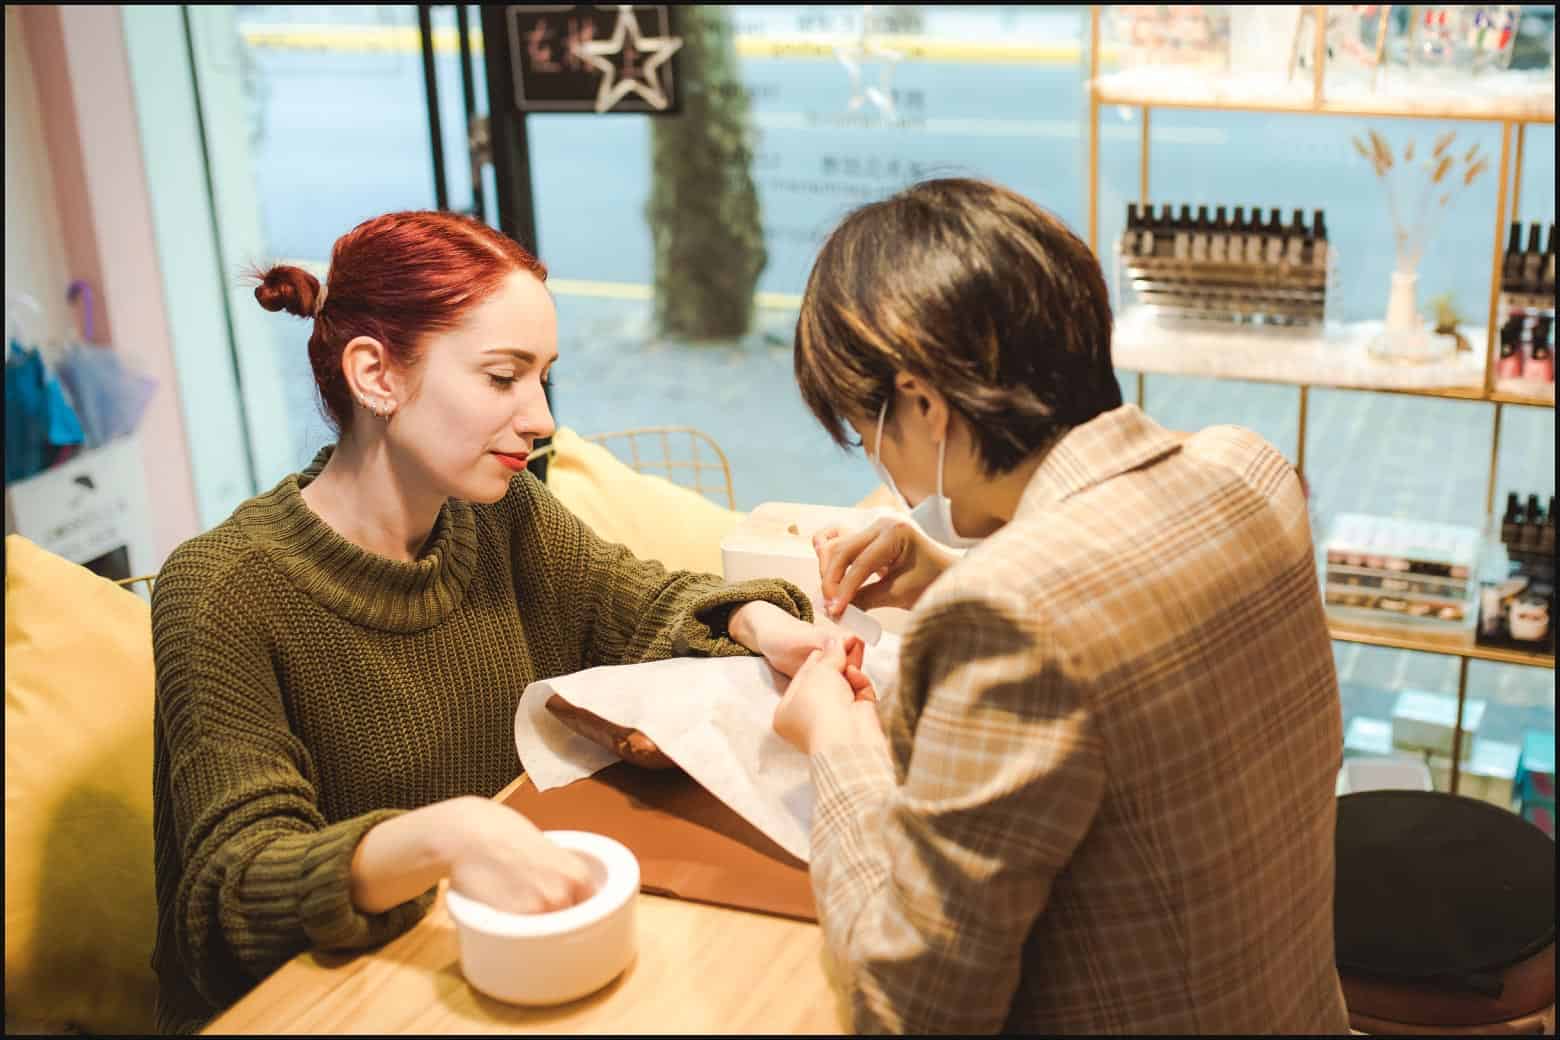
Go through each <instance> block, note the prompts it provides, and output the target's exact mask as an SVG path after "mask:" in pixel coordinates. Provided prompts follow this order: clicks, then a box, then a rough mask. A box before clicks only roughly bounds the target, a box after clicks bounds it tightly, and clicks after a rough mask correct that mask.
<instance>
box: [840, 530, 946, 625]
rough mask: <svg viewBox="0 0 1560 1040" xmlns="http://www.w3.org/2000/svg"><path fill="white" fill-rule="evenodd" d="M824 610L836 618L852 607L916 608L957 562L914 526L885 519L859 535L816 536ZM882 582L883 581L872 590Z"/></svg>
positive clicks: (857, 533) (847, 533)
mask: <svg viewBox="0 0 1560 1040" xmlns="http://www.w3.org/2000/svg"><path fill="white" fill-rule="evenodd" d="M813 551H814V552H815V553H817V554H818V576H819V577H820V578H821V579H822V582H823V602H824V610H825V611H826V612H827V614H828V616H829V617H831V618H838V617H839V616H840V615H841V614H843V613H844V612H845V607H846V605H847V604H852V605H854V606H856V607H858V608H860V609H861V610H871V609H872V608H873V607H901V608H903V609H905V610H909V609H910V608H912V607H914V606H915V604H916V601H917V600H919V599H920V598H921V594H922V593H923V592H925V591H926V590H927V588H928V587H929V586H930V585H931V584H932V582H934V581H936V580H937V579H938V577H939V576H941V574H942V572H943V571H945V570H947V569H948V567H949V566H950V565H951V564H952V563H953V561H954V559H955V558H956V557H955V556H954V555H953V553H951V552H949V551H948V550H946V549H944V548H942V547H941V546H939V545H937V544H936V543H935V542H933V541H932V540H931V539H930V538H928V537H926V535H924V534H923V533H921V530H920V528H918V527H916V526H915V524H913V523H911V522H910V521H909V520H905V519H900V518H895V517H882V518H879V519H878V520H876V521H874V522H873V523H871V524H868V525H867V526H866V527H864V528H862V529H861V530H859V531H851V532H847V531H845V530H844V529H843V528H839V527H830V528H827V529H826V530H822V531H819V532H818V533H817V534H815V535H813ZM874 575H876V576H877V578H878V579H879V580H878V581H875V582H873V583H872V584H870V585H868V584H866V581H867V579H869V578H871V577H873V576H874Z"/></svg>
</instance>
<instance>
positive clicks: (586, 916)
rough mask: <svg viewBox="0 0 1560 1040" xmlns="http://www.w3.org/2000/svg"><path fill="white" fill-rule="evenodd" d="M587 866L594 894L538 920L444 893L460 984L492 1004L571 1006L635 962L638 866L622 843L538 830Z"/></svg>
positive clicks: (580, 833) (535, 916)
mask: <svg viewBox="0 0 1560 1040" xmlns="http://www.w3.org/2000/svg"><path fill="white" fill-rule="evenodd" d="M544 833H545V834H546V835H547V837H548V838H549V839H551V840H552V841H554V842H556V843H557V844H559V845H561V846H563V847H564V848H566V849H570V850H572V851H574V852H576V853H578V854H579V855H581V856H582V857H584V859H585V860H586V862H587V863H589V864H590V868H591V873H592V875H593V881H594V883H595V894H594V895H592V896H591V897H590V898H588V899H586V900H585V901H584V902H581V903H578V904H576V905H574V906H571V907H568V908H567V909H564V910H555V911H553V912H551V913H545V914H511V913H506V912H504V911H502V910H495V909H493V908H492V907H490V906H488V905H486V904H484V903H479V902H477V901H476V900H474V899H470V898H467V897H466V896H463V895H461V894H460V893H459V892H456V891H453V890H446V892H445V894H444V898H445V905H446V906H447V907H448V909H449V913H450V917H451V918H453V919H454V921H455V927H456V931H457V934H458V935H459V937H460V967H461V971H462V972H464V973H465V976H466V981H467V982H469V983H471V985H472V986H474V987H476V988H477V989H478V990H480V991H481V992H483V993H485V994H487V995H488V996H490V997H492V998H493V999H495V1000H502V1001H504V1002H505V1003H509V1004H528V1005H533V1006H545V1005H550V1004H563V1003H567V1002H568V1001H571V1000H577V999H578V998H580V997H583V996H585V995H587V994H589V993H594V992H595V991H596V990H598V989H600V988H601V987H602V986H605V985H606V984H607V983H609V982H611V981H612V980H613V979H615V978H617V977H618V975H620V974H621V973H622V972H623V969H625V968H627V967H628V965H629V962H630V961H632V960H633V959H634V953H635V951H636V949H637V940H636V937H635V931H634V907H635V905H636V903H637V900H636V897H637V896H638V895H639V860H637V859H635V858H634V854H633V853H632V852H630V851H629V850H628V849H627V848H626V847H624V846H623V845H622V844H621V843H619V842H617V841H614V840H613V839H611V838H608V837H606V836H605V835H601V834H590V833H587V832H585V831H545V832H544Z"/></svg>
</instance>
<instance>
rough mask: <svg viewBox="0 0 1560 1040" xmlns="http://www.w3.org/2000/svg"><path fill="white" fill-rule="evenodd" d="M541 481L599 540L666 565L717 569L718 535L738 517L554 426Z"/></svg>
mask: <svg viewBox="0 0 1560 1040" xmlns="http://www.w3.org/2000/svg"><path fill="white" fill-rule="evenodd" d="M553 451H554V455H553V457H552V458H550V459H549V460H548V461H547V486H548V487H549V488H550V489H552V493H553V494H554V495H556V496H557V497H558V499H559V501H561V502H562V503H563V504H564V505H565V506H567V507H568V508H569V510H570V512H572V513H573V514H574V515H575V516H577V517H579V518H580V519H581V520H583V521H585V522H586V523H587V524H589V525H590V527H591V529H592V530H594V531H595V532H596V533H597V534H598V535H600V536H601V537H602V538H605V539H606V540H607V541H609V542H618V543H620V544H622V545H626V546H628V548H629V549H630V550H631V551H632V552H633V553H634V555H635V556H638V557H639V558H640V559H643V560H659V561H660V562H661V563H662V564H664V565H665V566H666V567H667V569H669V570H688V571H702V572H706V573H709V574H720V573H721V563H720V540H721V539H722V538H724V537H725V536H726V534H727V533H728V532H729V531H731V529H732V528H734V527H736V526H737V524H739V523H741V522H742V516H743V514H741V513H739V512H736V511H734V510H731V509H726V508H723V507H722V506H718V505H716V504H715V503H714V502H711V501H710V500H709V499H707V498H705V497H704V496H703V495H701V494H699V493H698V492H697V491H692V490H690V489H688V488H685V487H679V486H678V485H676V484H674V483H672V482H671V481H669V480H666V479H665V478H663V477H657V476H651V475H649V474H645V473H637V472H635V471H634V470H633V469H632V468H631V467H629V466H627V465H625V464H624V463H623V462H622V461H621V460H620V459H619V458H618V457H617V456H616V455H614V454H612V452H611V451H609V450H608V449H607V448H605V447H603V446H602V445H600V444H594V443H592V442H590V441H587V440H585V439H583V438H581V437H580V435H579V434H577V433H575V432H574V431H573V430H571V429H568V428H567V427H560V428H559V430H558V432H557V434H556V435H554V437H553Z"/></svg>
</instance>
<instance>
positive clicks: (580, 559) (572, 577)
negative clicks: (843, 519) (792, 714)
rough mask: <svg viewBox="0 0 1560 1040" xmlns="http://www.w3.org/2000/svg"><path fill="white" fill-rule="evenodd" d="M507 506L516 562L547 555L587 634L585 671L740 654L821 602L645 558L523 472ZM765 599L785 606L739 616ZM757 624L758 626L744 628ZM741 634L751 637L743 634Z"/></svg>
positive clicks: (558, 587)
mask: <svg viewBox="0 0 1560 1040" xmlns="http://www.w3.org/2000/svg"><path fill="white" fill-rule="evenodd" d="M506 505H507V506H509V507H510V508H512V509H513V510H514V515H513V517H512V522H513V523H514V540H515V555H516V558H517V566H524V565H525V564H524V563H522V562H520V561H525V560H537V561H545V563H546V566H547V568H548V570H549V571H550V573H551V576H552V577H553V581H554V582H555V599H556V602H557V603H558V604H559V610H560V615H561V616H560V618H559V620H560V621H561V622H563V624H565V625H566V626H567V627H568V628H569V629H570V630H571V631H572V632H573V633H574V634H575V635H576V636H577V638H578V646H579V649H580V657H579V659H578V660H577V662H576V666H577V667H578V668H582V669H583V668H591V667H595V666H597V665H616V664H633V663H637V662H641V661H656V660H661V659H663V658H667V657H673V656H678V655H689V656H697V657H731V656H738V655H742V654H746V653H748V652H750V651H755V650H758V649H759V647H758V646H757V645H755V644H757V643H760V642H761V641H762V639H763V637H765V636H766V635H768V634H769V632H771V631H772V630H773V629H774V628H775V627H776V626H775V624H774V622H775V620H776V616H777V615H780V614H784V615H788V616H789V618H790V619H792V620H793V621H794V620H796V619H800V620H802V621H806V622H811V621H812V604H811V603H810V602H809V601H808V599H807V597H806V596H805V595H803V594H802V592H801V590H800V589H797V588H796V587H795V586H794V585H792V584H790V583H789V582H784V581H778V580H774V581H768V580H766V581H749V582H742V583H740V584H735V585H728V584H726V583H725V582H724V581H723V580H721V578H720V577H718V576H717V575H713V574H696V573H693V572H691V571H668V570H667V569H666V568H665V567H663V566H662V565H661V564H659V563H657V562H655V561H653V560H641V559H638V558H637V557H635V556H634V554H633V553H632V552H630V551H629V550H628V549H627V548H626V547H625V546H622V545H617V544H614V543H611V542H607V541H605V540H604V539H602V538H601V537H599V536H598V535H597V534H596V533H595V532H594V531H592V530H591V529H590V527H589V526H588V525H586V524H585V523H584V522H583V521H581V520H580V519H579V518H578V517H576V516H575V515H574V514H573V513H571V512H569V510H568V509H566V508H565V507H564V506H563V504H562V503H561V502H559V501H558V500H557V499H556V498H555V497H554V496H553V495H552V493H551V492H549V491H548V490H547V489H546V488H545V487H543V486H542V485H541V483H540V482H538V481H536V480H534V478H529V477H527V478H522V479H517V480H516V481H515V489H514V490H513V491H511V494H510V498H509V500H508V501H507V502H506ZM667 522H668V523H676V519H675V518H673V517H668V518H667ZM758 601H762V602H764V603H768V604H771V605H772V606H773V607H775V608H777V610H775V611H773V612H769V611H744V612H743V614H744V617H743V618H742V619H741V620H737V619H735V618H734V616H733V615H735V614H737V612H738V611H739V609H740V608H742V607H743V606H744V605H745V604H749V603H753V604H755V605H757V602H758ZM521 609H522V610H524V609H525V605H524V604H522V606H521ZM766 614H767V615H768V617H767V618H766V617H765V615H766ZM748 621H753V622H756V623H755V624H753V625H751V626H749V627H748V628H746V629H745V628H744V623H743V622H748ZM733 624H735V630H733V627H732V626H733ZM738 633H743V634H745V635H746V636H747V638H748V639H749V640H751V641H750V642H746V643H744V642H742V641H739V640H738V639H737V638H735V636H736V635H737V634H738Z"/></svg>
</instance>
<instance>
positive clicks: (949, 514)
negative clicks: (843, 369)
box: [867, 401, 980, 549]
mask: <svg viewBox="0 0 1560 1040" xmlns="http://www.w3.org/2000/svg"><path fill="white" fill-rule="evenodd" d="M887 415H888V402H887V401H884V402H883V407H882V408H881V409H880V410H879V411H878V418H877V438H876V443H874V444H873V446H872V454H870V455H868V456H867V458H868V459H870V460H871V462H872V468H873V469H875V470H877V472H878V476H880V477H882V478H883V483H885V484H887V485H888V490H890V491H892V492H893V493H894V498H896V499H897V500H898V501H899V504H900V505H901V506H902V507H904V508H905V509H908V510H909V511H910V519H911V520H913V521H914V522H915V525H916V526H917V527H919V528H920V529H921V530H923V531H925V532H926V535H927V537H928V538H930V539H932V541H934V542H941V543H942V544H943V545H946V546H948V547H949V548H951V549H968V548H969V547H970V546H972V545H978V544H980V539H979V538H965V537H964V536H963V535H961V534H959V532H958V531H956V530H954V529H953V503H952V502H950V501H949V500H948V496H946V495H944V494H943V483H942V478H943V454H944V452H945V451H946V449H947V447H948V439H947V438H946V437H944V438H943V440H942V442H941V443H940V444H938V445H937V493H936V494H934V495H927V496H926V497H925V498H924V499H922V500H921V503H920V504H919V505H917V506H916V507H915V508H914V509H910V503H909V502H907V501H905V496H904V495H901V494H900V493H899V487H898V486H897V485H896V484H895V483H894V478H893V476H892V475H891V474H890V473H889V472H888V467H887V466H885V465H883V463H881V462H880V461H878V460H879V459H881V458H882V456H883V419H884V417H885V416H887Z"/></svg>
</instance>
